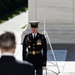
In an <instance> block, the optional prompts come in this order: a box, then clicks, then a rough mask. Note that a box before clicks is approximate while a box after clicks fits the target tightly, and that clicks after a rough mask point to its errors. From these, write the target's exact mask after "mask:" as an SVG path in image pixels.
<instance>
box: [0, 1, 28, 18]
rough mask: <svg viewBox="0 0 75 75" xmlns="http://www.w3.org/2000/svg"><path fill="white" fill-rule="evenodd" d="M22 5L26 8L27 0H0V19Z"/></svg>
mask: <svg viewBox="0 0 75 75" xmlns="http://www.w3.org/2000/svg"><path fill="white" fill-rule="evenodd" d="M24 5H25V7H26V6H28V0H0V17H1V16H3V15H4V14H6V13H9V12H11V11H13V10H15V9H16V8H19V7H21V6H24ZM0 19H1V18H0Z"/></svg>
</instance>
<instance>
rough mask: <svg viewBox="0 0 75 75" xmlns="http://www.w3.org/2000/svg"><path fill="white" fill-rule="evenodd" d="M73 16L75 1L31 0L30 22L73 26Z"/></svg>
mask: <svg viewBox="0 0 75 75" xmlns="http://www.w3.org/2000/svg"><path fill="white" fill-rule="evenodd" d="M74 3H75V1H74ZM74 7H75V5H74ZM74 9H75V8H74ZM74 11H75V10H74ZM73 15H74V14H73V0H29V20H36V19H37V20H39V21H40V22H41V23H43V22H44V19H45V20H46V23H48V24H57V25H58V24H60V25H61V24H63V25H65V24H68V25H69V24H70V25H71V24H73V23H75V21H74V20H73V19H74V18H73ZM74 17H75V15H74Z"/></svg>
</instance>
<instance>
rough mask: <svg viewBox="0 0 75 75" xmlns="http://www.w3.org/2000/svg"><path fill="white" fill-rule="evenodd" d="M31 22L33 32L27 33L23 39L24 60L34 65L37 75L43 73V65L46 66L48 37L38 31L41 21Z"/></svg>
mask: <svg viewBox="0 0 75 75" xmlns="http://www.w3.org/2000/svg"><path fill="white" fill-rule="evenodd" d="M29 23H30V26H31V30H32V32H31V33H29V34H27V35H26V36H25V37H24V40H23V60H27V61H29V62H31V63H32V64H33V65H34V68H35V70H36V75H42V73H43V68H42V67H43V66H46V61H47V44H46V39H45V36H44V35H43V34H40V33H38V24H39V21H30V22H29ZM27 48H28V51H27V50H26V49H27Z"/></svg>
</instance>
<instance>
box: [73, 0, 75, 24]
mask: <svg viewBox="0 0 75 75" xmlns="http://www.w3.org/2000/svg"><path fill="white" fill-rule="evenodd" d="M73 3H74V4H73V7H74V25H75V0H73Z"/></svg>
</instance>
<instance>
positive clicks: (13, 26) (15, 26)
mask: <svg viewBox="0 0 75 75" xmlns="http://www.w3.org/2000/svg"><path fill="white" fill-rule="evenodd" d="M27 23H28V11H27V12H24V13H22V14H20V15H18V16H16V17H14V18H13V19H11V20H9V21H7V22H5V23H3V24H0V34H1V33H3V32H4V31H13V32H14V33H15V35H16V41H17V48H16V52H15V57H16V58H17V59H18V60H21V61H22V45H21V34H22V33H23V34H26V33H27V32H29V31H30V30H29V29H28V28H27V31H25V30H26V29H24V30H23V29H21V27H22V26H24V25H25V24H27ZM67 27H69V30H68V28H67ZM41 28H42V29H41ZM74 28H75V27H74V25H73V26H72V27H71V26H65V27H63V26H58V25H55V27H54V26H49V25H48V27H47V31H48V33H50V34H49V36H50V39H51V42H52V45H53V47H54V48H55V49H58V50H61V48H62V49H65V48H67V49H68V48H69V49H70V51H71V49H72V50H73V49H74V48H75V46H74V43H75V41H74V37H75V36H74V34H75V33H74ZM64 30H65V31H66V32H65V31H64ZM23 31H25V32H23ZM39 31H40V32H42V31H43V26H40V30H39ZM68 31H69V32H68ZM62 32H63V33H62ZM64 35H65V36H64ZM51 37H52V38H51ZM61 37H62V38H61ZM71 37H72V38H71ZM56 42H57V44H56ZM61 42H63V43H64V42H66V43H70V44H72V43H73V45H70V46H69V45H67V44H63V43H62V44H60V43H61ZM54 43H55V44H54ZM70 51H69V52H68V56H69V53H71V52H70ZM72 53H73V55H75V54H74V50H73V51H72ZM72 53H71V54H72ZM71 56H72V55H71ZM47 63H48V64H47V65H48V66H47V68H48V69H52V70H54V71H55V72H58V70H57V67H56V66H54V67H53V66H49V64H50V63H49V62H47ZM53 63H55V62H54V61H53ZM57 63H58V66H59V70H60V74H59V75H75V73H74V72H75V62H73V61H58V62H57ZM44 75H46V74H45V70H44ZM48 75H56V74H55V73H53V72H51V71H49V70H48Z"/></svg>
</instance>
